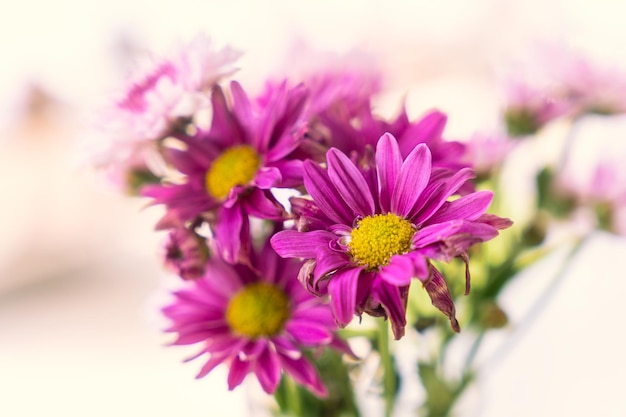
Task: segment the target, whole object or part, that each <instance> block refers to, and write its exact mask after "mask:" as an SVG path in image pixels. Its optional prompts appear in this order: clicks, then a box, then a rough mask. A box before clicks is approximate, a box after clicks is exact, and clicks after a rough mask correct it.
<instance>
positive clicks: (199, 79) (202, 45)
mask: <svg viewBox="0 0 626 417" xmlns="http://www.w3.org/2000/svg"><path fill="white" fill-rule="evenodd" d="M239 56H240V53H239V52H237V51H235V50H233V49H231V48H229V47H225V48H222V49H217V48H216V47H215V45H214V44H213V42H212V41H211V40H210V39H209V38H208V37H207V36H204V35H200V36H198V37H196V38H195V39H193V40H192V41H191V42H189V43H188V44H186V45H183V46H182V47H181V48H180V50H178V51H177V52H176V53H174V54H172V56H170V57H166V58H158V59H153V60H152V61H151V62H149V63H147V64H145V65H144V66H145V68H141V69H140V70H138V71H137V74H135V75H133V76H132V77H131V80H130V82H129V87H128V89H127V90H126V91H125V92H124V93H122V94H121V95H120V97H119V98H117V100H115V102H114V103H113V104H112V105H110V106H109V107H107V108H105V109H104V110H103V111H102V113H101V115H100V117H101V120H100V121H99V124H100V125H101V129H102V130H103V131H104V132H105V133H106V135H107V136H108V140H107V143H106V144H107V150H105V151H103V152H101V153H100V154H99V155H95V162H96V165H97V166H100V167H105V168H106V167H108V166H111V165H116V166H117V168H116V169H122V168H121V167H120V165H122V164H124V163H128V164H131V165H132V164H133V161H135V162H136V161H138V160H142V159H143V160H149V159H153V158H154V155H158V154H159V153H160V149H159V145H158V143H157V141H158V140H160V139H163V138H164V137H166V136H167V135H169V134H170V133H172V132H173V131H176V130H177V129H180V128H182V127H184V126H185V125H186V124H187V123H188V121H189V120H190V119H191V118H192V117H193V116H194V114H195V113H196V112H197V111H198V110H200V109H202V108H205V107H207V105H208V104H209V96H208V94H207V92H208V91H209V90H210V89H211V88H212V87H213V86H214V85H215V84H216V83H217V82H218V81H219V80H220V79H221V78H223V77H225V76H227V75H230V74H232V73H233V72H234V71H235V70H236V68H235V67H234V66H233V64H234V62H235V61H236V60H237V58H238V57H239Z"/></svg>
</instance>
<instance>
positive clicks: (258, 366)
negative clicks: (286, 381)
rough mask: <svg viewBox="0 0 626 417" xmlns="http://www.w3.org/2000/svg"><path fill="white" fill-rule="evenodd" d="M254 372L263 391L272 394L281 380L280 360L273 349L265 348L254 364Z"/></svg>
mask: <svg viewBox="0 0 626 417" xmlns="http://www.w3.org/2000/svg"><path fill="white" fill-rule="evenodd" d="M254 373H255V374H256V377H257V378H258V380H259V382H260V383H261V387H262V388H263V391H265V392H266V393H268V394H272V393H273V392H274V391H276V386H277V385H278V381H279V380H280V361H279V360H278V355H277V354H276V352H274V351H273V350H272V349H265V350H264V351H263V352H262V353H261V355H260V356H259V357H258V359H257V360H256V362H255V364H254Z"/></svg>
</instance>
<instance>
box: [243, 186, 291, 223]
mask: <svg viewBox="0 0 626 417" xmlns="http://www.w3.org/2000/svg"><path fill="white" fill-rule="evenodd" d="M243 205H244V208H245V212H246V213H248V214H249V215H251V216H254V217H258V218H259V219H268V220H276V221H279V220H283V219H284V218H285V217H286V216H287V212H286V211H285V208H284V207H283V206H282V205H281V204H280V203H279V202H278V201H277V200H276V198H274V196H273V195H272V193H271V192H270V191H268V190H261V189H258V188H253V189H251V190H248V193H247V195H246V198H245V200H243Z"/></svg>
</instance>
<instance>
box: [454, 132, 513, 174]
mask: <svg viewBox="0 0 626 417" xmlns="http://www.w3.org/2000/svg"><path fill="white" fill-rule="evenodd" d="M515 144H516V142H514V141H512V140H509V139H508V138H507V137H504V136H500V135H487V134H482V133H478V134H475V135H474V136H472V137H471V138H470V139H469V140H468V141H467V142H465V149H466V152H465V155H464V157H463V161H465V162H467V163H469V164H470V166H471V167H472V168H473V169H474V171H475V172H476V174H477V175H478V176H479V177H480V176H489V175H490V174H491V173H492V172H493V171H494V170H496V169H498V167H500V165H501V164H502V162H503V161H504V159H505V158H506V156H507V155H508V154H509V152H510V151H511V150H512V149H513V148H514V146H515Z"/></svg>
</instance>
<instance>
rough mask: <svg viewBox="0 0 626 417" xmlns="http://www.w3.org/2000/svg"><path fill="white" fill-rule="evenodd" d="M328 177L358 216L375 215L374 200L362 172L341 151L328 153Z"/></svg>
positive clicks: (332, 150)
mask: <svg viewBox="0 0 626 417" xmlns="http://www.w3.org/2000/svg"><path fill="white" fill-rule="evenodd" d="M326 160H327V163H328V177H329V179H330V180H331V181H332V183H333V184H334V185H335V188H336V189H337V191H339V194H340V195H341V196H342V197H343V199H344V201H345V202H346V203H347V204H348V206H349V207H350V208H351V209H352V210H353V211H354V212H355V213H357V214H359V215H362V216H368V215H371V214H374V208H375V207H374V199H373V197H372V194H371V192H370V191H369V187H368V185H367V182H366V181H365V178H363V174H361V171H359V169H358V168H357V167H356V166H355V165H354V164H353V163H352V161H350V159H349V158H348V157H347V156H346V155H344V154H343V153H342V152H341V151H339V150H337V149H335V148H332V149H330V150H329V151H328V152H327V153H326Z"/></svg>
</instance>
